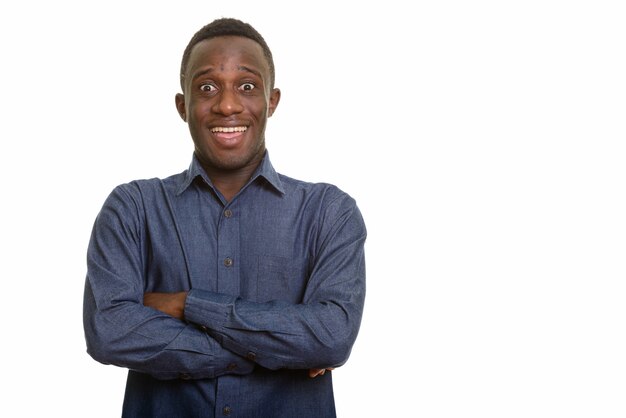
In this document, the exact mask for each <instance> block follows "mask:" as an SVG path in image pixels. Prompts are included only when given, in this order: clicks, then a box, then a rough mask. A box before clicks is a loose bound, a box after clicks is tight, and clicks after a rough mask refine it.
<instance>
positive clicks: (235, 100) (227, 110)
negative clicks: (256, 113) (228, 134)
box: [212, 89, 243, 116]
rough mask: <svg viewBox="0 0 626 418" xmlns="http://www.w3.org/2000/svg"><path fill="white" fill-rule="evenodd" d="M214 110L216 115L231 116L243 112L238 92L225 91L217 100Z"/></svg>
mask: <svg viewBox="0 0 626 418" xmlns="http://www.w3.org/2000/svg"><path fill="white" fill-rule="evenodd" d="M212 110H213V112H214V113H219V114H221V115H225V116H229V115H233V114H236V113H241V112H243V105H242V103H241V98H240V97H239V95H238V94H237V92H236V91H232V90H230V89H224V90H222V91H221V92H220V93H219V95H218V96H217V97H216V98H215V102H214V103H213V108H212Z"/></svg>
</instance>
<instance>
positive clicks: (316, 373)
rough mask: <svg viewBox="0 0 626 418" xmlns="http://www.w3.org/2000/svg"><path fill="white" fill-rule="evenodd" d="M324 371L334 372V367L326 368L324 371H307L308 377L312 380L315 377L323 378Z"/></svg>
mask: <svg viewBox="0 0 626 418" xmlns="http://www.w3.org/2000/svg"><path fill="white" fill-rule="evenodd" d="M326 370H328V371H330V370H335V368H334V367H328V368H326V369H309V377H310V378H314V377H317V376H324V373H326Z"/></svg>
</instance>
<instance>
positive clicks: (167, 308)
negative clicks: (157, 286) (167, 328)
mask: <svg viewBox="0 0 626 418" xmlns="http://www.w3.org/2000/svg"><path fill="white" fill-rule="evenodd" d="M186 300H187V292H177V293H161V292H150V293H145V294H144V295H143V304H144V306H149V307H150V308H154V309H156V310H159V311H161V312H163V313H166V314H168V315H169V316H173V317H174V318H178V319H183V318H184V317H185V301H186Z"/></svg>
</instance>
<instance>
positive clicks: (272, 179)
mask: <svg viewBox="0 0 626 418" xmlns="http://www.w3.org/2000/svg"><path fill="white" fill-rule="evenodd" d="M196 177H201V178H202V179H203V180H204V181H205V182H206V184H208V185H209V186H211V187H213V183H212V182H211V179H210V178H209V176H207V174H206V172H205V171H204V169H203V168H202V166H201V165H200V161H198V158H197V157H196V155H195V154H194V155H193V158H192V159H191V164H190V165H189V168H188V169H187V171H185V172H184V173H183V176H182V177H181V180H180V184H179V185H178V187H177V188H176V195H177V196H178V195H180V194H181V193H182V192H184V191H185V190H187V188H188V187H189V186H190V185H191V183H192V182H193V181H194V179H195V178H196ZM259 177H263V178H264V179H265V180H267V182H268V183H269V184H270V185H271V186H272V187H273V188H274V189H276V191H278V192H280V193H281V194H285V189H284V188H283V183H282V182H281V181H280V177H279V175H278V173H277V172H276V170H274V167H273V166H272V163H271V162H270V157H269V153H268V152H267V151H265V155H264V156H263V160H261V164H259V166H258V167H257V169H256V171H255V172H254V174H252V177H250V180H249V181H248V183H246V185H245V186H244V187H243V188H246V187H247V186H248V184H250V183H252V182H253V181H255V180H256V179H257V178H259Z"/></svg>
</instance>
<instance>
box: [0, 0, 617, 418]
mask: <svg viewBox="0 0 626 418" xmlns="http://www.w3.org/2000/svg"><path fill="white" fill-rule="evenodd" d="M411 3H412V4H411ZM621 3H622V2H619V1H613V2H611V1H601V0H595V1H554V0H543V1H534V0H530V1H528V0H527V1H484V0H482V1H460V0H459V1H446V0H440V1H424V2H403V1H402V2H401V1H391V0H390V1H384V2H376V3H369V2H365V1H363V2H340V1H315V2H308V3H302V2H291V3H289V4H287V2H261V1H249V2H238V1H180V2H176V5H174V4H175V2H156V1H150V2H148V1H134V2H133V1H107V2H88V1H82V2H79V1H75V2H70V1H53V2H45V1H30V2H29V1H21V2H3V5H2V6H0V42H1V49H0V53H1V54H2V55H1V56H2V64H1V66H0V71H1V76H0V92H1V93H2V102H1V104H0V106H1V113H0V114H1V122H0V141H1V149H0V169H1V170H2V172H1V175H0V178H1V181H2V185H1V195H2V205H1V209H0V210H1V211H2V216H1V217H0V223H1V224H0V228H1V229H0V234H1V235H0V239H1V240H2V262H1V263H0V264H1V266H0V269H1V277H2V289H3V292H2V295H3V297H2V303H1V304H0V306H1V307H2V335H3V337H2V351H1V353H2V355H1V360H0V361H1V362H2V364H1V365H2V372H3V375H2V378H3V381H4V387H5V389H4V391H3V396H2V398H3V401H2V403H1V404H0V409H2V410H3V411H0V412H1V413H0V415H2V416H5V417H13V416H28V417H48V416H55V417H69V416H71V417H113V416H119V415H120V411H121V402H122V396H123V388H124V384H125V371H124V370H122V369H118V368H116V367H114V366H104V365H101V364H99V363H97V362H95V361H94V360H92V359H91V358H90V357H89V356H88V355H87V354H86V352H85V344H84V338H83V331H82V296H83V283H84V275H85V269H86V266H85V252H86V248H87V243H88V239H89V234H90V231H91V226H92V223H93V221H94V219H95V216H96V214H97V212H98V210H99V209H100V207H101V205H102V203H103V201H104V198H105V197H106V196H107V195H108V193H109V192H110V191H111V189H112V188H113V187H114V186H116V185H117V184H119V183H122V182H126V181H130V180H133V179H137V178H147V177H164V176H167V175H170V174H173V173H177V172H180V171H182V170H183V169H185V168H186V167H187V165H188V163H189V161H190V158H191V152H192V147H191V140H190V139H189V136H188V131H187V128H186V125H184V123H183V122H182V121H181V120H180V119H179V117H178V115H177V113H176V111H175V107H174V94H175V93H177V92H178V91H179V86H178V70H179V62H180V57H181V55H182V52H183V49H184V48H185V46H186V44H187V42H188V40H189V38H190V37H191V36H192V35H193V33H194V32H195V31H196V30H197V29H199V28H200V27H201V26H203V25H204V24H206V23H208V22H209V21H211V20H213V19H214V18H217V17H222V16H232V17H238V18H240V19H242V20H245V21H248V22H250V23H252V24H253V26H255V27H256V28H257V29H258V30H259V31H260V32H261V33H262V34H263V35H264V36H265V38H266V40H267V41H268V43H269V45H270V47H271V48H272V50H273V53H274V56H275V61H276V68H277V86H278V87H280V88H281V90H282V93H283V94H282V101H281V103H280V106H279V107H278V110H277V113H276V114H275V116H274V117H272V119H270V122H269V126H268V132H267V141H268V148H269V149H270V152H271V156H272V161H273V163H274V166H275V167H276V168H277V169H278V171H280V172H282V173H285V174H288V175H290V176H292V177H296V178H301V179H305V180H311V181H327V182H331V183H334V184H337V185H338V186H339V187H341V188H342V189H343V190H345V191H347V192H348V193H350V194H351V195H352V196H354V197H355V198H356V199H357V202H358V204H359V206H360V208H361V210H362V212H363V215H364V217H365V220H366V223H367V225H368V230H369V237H368V243H367V246H366V250H367V262H368V296H367V302H366V312H365V316H364V319H363V324H362V328H361V333H360V335H359V338H358V340H357V343H356V345H355V347H354V350H353V354H352V356H351V358H350V360H349V361H348V363H347V364H346V365H345V366H344V367H342V368H340V369H338V370H337V371H335V372H334V380H335V391H336V398H337V409H338V413H339V416H340V417H346V418H350V417H364V416H394V417H428V418H431V417H432V418H435V417H481V418H484V417H498V418H500V417H568V418H569V417H603V418H606V417H624V416H626V399H625V392H626V377H625V376H626V355H625V354H626V338H625V335H624V332H625V325H626V323H625V322H626V321H625V318H626V316H625V314H626V312H625V310H626V306H625V305H626V304H625V303H624V299H625V296H626V294H625V290H626V284H625V279H626V275H625V270H626V269H625V265H624V264H625V263H624V261H625V258H624V254H625V250H626V216H625V214H626V196H625V179H626V164H625V159H626V149H625V148H626V147H625V145H624V141H625V140H626V135H625V134H626V128H625V114H626V113H625V111H626V82H625V80H626V77H625V74H626V59H625V53H626V48H625V47H626V45H625V44H626V29H625V28H626V25H625V23H624V22H626V13H625V11H624V8H623V6H621ZM409 4H411V6H409Z"/></svg>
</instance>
